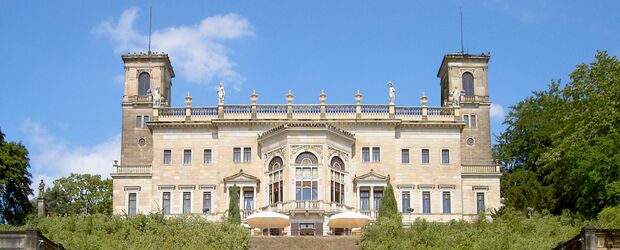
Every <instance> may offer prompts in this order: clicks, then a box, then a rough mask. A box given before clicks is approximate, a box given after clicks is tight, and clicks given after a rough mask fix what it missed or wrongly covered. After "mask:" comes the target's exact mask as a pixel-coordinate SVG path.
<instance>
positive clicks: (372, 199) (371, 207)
mask: <svg viewBox="0 0 620 250" xmlns="http://www.w3.org/2000/svg"><path fill="white" fill-rule="evenodd" d="M368 203H370V204H368V207H369V210H370V211H372V210H374V209H375V186H370V202H368ZM371 213H372V212H371Z"/></svg>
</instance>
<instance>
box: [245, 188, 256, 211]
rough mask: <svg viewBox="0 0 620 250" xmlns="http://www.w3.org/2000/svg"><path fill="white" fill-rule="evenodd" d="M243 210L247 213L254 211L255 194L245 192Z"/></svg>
mask: <svg viewBox="0 0 620 250" xmlns="http://www.w3.org/2000/svg"><path fill="white" fill-rule="evenodd" d="M243 209H244V210H246V211H252V210H254V192H253V191H243Z"/></svg>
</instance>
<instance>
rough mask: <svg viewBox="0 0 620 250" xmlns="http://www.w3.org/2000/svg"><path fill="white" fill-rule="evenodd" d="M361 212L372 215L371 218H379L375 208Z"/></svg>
mask: <svg viewBox="0 0 620 250" xmlns="http://www.w3.org/2000/svg"><path fill="white" fill-rule="evenodd" d="M360 213H361V214H363V215H366V216H368V217H370V218H371V219H376V218H377V211H375V210H361V211H360Z"/></svg>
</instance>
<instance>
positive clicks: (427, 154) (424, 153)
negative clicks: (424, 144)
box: [421, 148, 431, 164]
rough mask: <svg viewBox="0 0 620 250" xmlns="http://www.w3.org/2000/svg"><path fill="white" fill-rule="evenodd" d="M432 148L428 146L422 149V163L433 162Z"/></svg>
mask: <svg viewBox="0 0 620 250" xmlns="http://www.w3.org/2000/svg"><path fill="white" fill-rule="evenodd" d="M430 154H431V153H430V150H429V149H428V148H425V149H422V157H421V158H422V163H423V164H428V163H430V162H431V155H430Z"/></svg>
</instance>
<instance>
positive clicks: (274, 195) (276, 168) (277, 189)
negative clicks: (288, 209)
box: [269, 156, 284, 204]
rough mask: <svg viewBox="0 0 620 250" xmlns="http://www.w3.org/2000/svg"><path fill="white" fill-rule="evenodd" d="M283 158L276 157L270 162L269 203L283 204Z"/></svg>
mask: <svg viewBox="0 0 620 250" xmlns="http://www.w3.org/2000/svg"><path fill="white" fill-rule="evenodd" d="M283 165H284V164H283V161H282V158H280V157H279V156H276V157H274V158H273V159H271V161H269V203H270V204H271V203H277V202H282V198H283V191H284V178H283V177H282V167H283Z"/></svg>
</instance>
